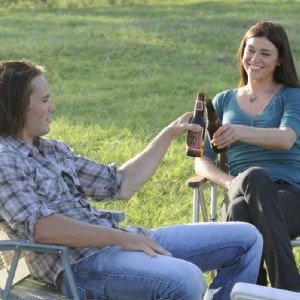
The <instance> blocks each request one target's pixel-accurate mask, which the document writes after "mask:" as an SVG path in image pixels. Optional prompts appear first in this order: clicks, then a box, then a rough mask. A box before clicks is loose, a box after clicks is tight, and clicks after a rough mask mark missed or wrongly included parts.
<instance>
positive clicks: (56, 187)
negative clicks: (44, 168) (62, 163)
mask: <svg viewBox="0 0 300 300" xmlns="http://www.w3.org/2000/svg"><path fill="white" fill-rule="evenodd" d="M64 193H66V192H64V189H63V185H62V184H61V183H60V182H59V180H57V178H43V179H41V180H40V181H39V183H38V185H37V195H38V196H39V197H40V198H41V199H42V201H44V202H46V203H48V204H50V203H53V204H54V203H57V202H58V200H59V199H61V197H62V196H63V194H64Z"/></svg>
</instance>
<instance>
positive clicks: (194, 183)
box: [186, 152, 300, 247]
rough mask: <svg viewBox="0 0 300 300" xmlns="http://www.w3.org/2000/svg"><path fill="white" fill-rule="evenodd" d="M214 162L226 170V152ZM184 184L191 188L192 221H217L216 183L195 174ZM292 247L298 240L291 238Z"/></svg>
mask: <svg viewBox="0 0 300 300" xmlns="http://www.w3.org/2000/svg"><path fill="white" fill-rule="evenodd" d="M216 164H217V165H218V166H219V168H220V169H221V170H223V171H225V172H228V166H227V156H226V152H222V153H220V155H219V158H218V161H217V162H216ZM186 185H187V186H188V187H190V188H192V189H193V215H192V219H193V222H199V221H200V219H202V221H203V222H208V221H209V220H210V221H217V220H218V217H217V211H218V202H217V201H218V189H217V185H216V184H214V183H212V182H210V181H208V180H207V179H206V178H205V177H203V176H201V175H197V176H194V177H191V178H189V179H188V180H187V181H186ZM207 186H210V218H208V213H207V207H208V201H207V200H206V198H205V194H204V188H205V187H207ZM227 201H228V198H227V196H226V195H225V199H224V202H227ZM291 244H292V246H293V247H300V240H298V239H295V240H291Z"/></svg>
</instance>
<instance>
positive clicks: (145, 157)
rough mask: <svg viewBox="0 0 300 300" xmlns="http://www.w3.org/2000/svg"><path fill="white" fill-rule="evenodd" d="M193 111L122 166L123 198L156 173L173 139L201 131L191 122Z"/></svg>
mask: <svg viewBox="0 0 300 300" xmlns="http://www.w3.org/2000/svg"><path fill="white" fill-rule="evenodd" d="M191 116H192V113H191V112H189V113H185V114H184V115H182V116H181V117H179V118H178V119H177V120H175V121H174V122H172V123H171V124H170V125H168V126H167V127H165V128H164V129H163V130H162V131H161V132H160V133H159V134H158V135H157V136H156V137H155V138H154V139H153V140H152V141H151V142H150V144H149V145H148V146H147V147H146V149H145V150H144V151H142V152H141V153H139V154H137V155H136V156H135V157H133V158H132V159H130V160H129V161H127V162H126V163H125V164H123V165H122V166H121V167H120V170H121V172H122V173H123V183H122V187H121V196H120V198H121V199H129V198H131V196H132V195H133V194H134V193H135V192H136V191H137V190H138V189H139V188H140V187H142V186H143V185H144V184H145V183H146V182H147V181H148V180H149V179H150V178H151V176H152V175H153V174H154V172H155V171H156V170H157V168H158V166H159V165H160V163H161V161H162V159H163V157H164V155H165V153H166V152H167V150H168V148H169V146H170V144H171V142H172V140H174V139H176V138H178V137H179V136H181V135H182V134H184V133H186V132H187V131H188V130H191V131H199V130H200V129H201V127H200V126H199V125H196V124H190V123H189V119H190V118H191Z"/></svg>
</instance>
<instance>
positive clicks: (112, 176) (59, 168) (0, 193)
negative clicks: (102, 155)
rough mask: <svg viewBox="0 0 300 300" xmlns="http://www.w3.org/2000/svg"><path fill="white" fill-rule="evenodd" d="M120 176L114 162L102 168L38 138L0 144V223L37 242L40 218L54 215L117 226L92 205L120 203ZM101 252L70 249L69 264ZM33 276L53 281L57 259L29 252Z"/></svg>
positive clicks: (8, 139) (57, 270)
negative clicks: (92, 201) (30, 141)
mask: <svg viewBox="0 0 300 300" xmlns="http://www.w3.org/2000/svg"><path fill="white" fill-rule="evenodd" d="M121 184H122V174H121V173H120V172H119V170H118V168H117V167H116V165H115V164H111V165H108V166H106V165H102V164H99V163H97V162H95V161H91V160H88V159H87V158H84V157H82V156H76V155H75V154H74V153H73V151H71V150H70V149H69V148H68V147H67V146H66V145H65V144H64V143H62V142H58V141H55V140H51V139H45V138H36V139H35V141H34V147H30V146H29V145H27V144H25V143H24V142H21V141H17V140H15V139H13V138H11V137H5V138H2V140H1V141H0V186H1V189H0V219H1V218H2V219H3V220H4V221H5V222H6V223H7V224H8V225H9V228H10V229H11V230H12V232H11V233H13V234H14V235H17V236H18V237H20V238H22V239H26V240H31V241H34V229H35V224H36V222H37V220H38V219H39V218H43V217H46V216H50V215H52V214H63V215H65V216H68V217H71V218H74V219H77V220H80V221H83V222H87V223H91V224H98V225H101V226H106V227H113V226H114V222H113V221H112V220H111V219H110V218H107V215H105V214H104V213H103V212H102V213H101V211H99V210H97V209H95V208H93V207H92V206H90V204H89V200H88V198H87V196H86V195H88V196H90V197H92V198H93V199H95V200H102V199H118V198H119V196H120V188H121ZM98 251H99V248H72V249H71V255H70V261H71V263H75V262H78V261H80V260H82V259H84V258H86V257H88V256H90V255H92V254H94V253H96V252H98ZM27 261H28V266H29V268H30V271H31V273H32V275H34V276H36V277H37V278H40V279H41V280H44V281H47V282H50V283H55V282H56V279H57V276H58V274H59V273H60V271H61V270H62V263H61V260H60V258H59V256H58V255H56V254H49V253H43V254H40V253H35V254H34V253H28V256H27Z"/></svg>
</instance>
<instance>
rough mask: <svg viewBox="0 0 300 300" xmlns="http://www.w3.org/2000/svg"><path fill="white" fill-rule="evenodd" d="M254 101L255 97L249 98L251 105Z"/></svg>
mask: <svg viewBox="0 0 300 300" xmlns="http://www.w3.org/2000/svg"><path fill="white" fill-rule="evenodd" d="M256 99H257V96H254V95H252V96H250V98H249V103H253V102H254V101H255V100H256Z"/></svg>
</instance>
